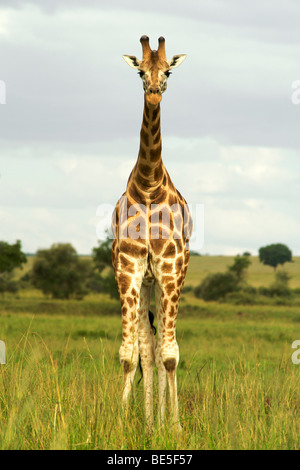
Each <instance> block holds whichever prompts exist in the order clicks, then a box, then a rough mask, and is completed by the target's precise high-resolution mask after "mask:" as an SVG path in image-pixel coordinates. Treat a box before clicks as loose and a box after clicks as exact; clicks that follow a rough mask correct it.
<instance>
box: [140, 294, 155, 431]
mask: <svg viewBox="0 0 300 470" xmlns="http://www.w3.org/2000/svg"><path fill="white" fill-rule="evenodd" d="M150 293H151V287H149V286H144V285H142V288H141V294H140V309H139V353H140V357H141V364H142V369H143V381H144V402H145V418H146V426H147V428H148V429H150V428H151V427H152V425H153V367H154V361H155V338H154V334H153V331H152V327H151V320H150V318H151V315H150V314H149V304H150Z"/></svg>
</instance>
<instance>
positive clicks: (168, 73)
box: [165, 70, 172, 78]
mask: <svg viewBox="0 0 300 470" xmlns="http://www.w3.org/2000/svg"><path fill="white" fill-rule="evenodd" d="M171 73H172V72H170V71H169V70H167V71H166V72H165V76H166V77H167V78H168V77H169V76H170V75H171Z"/></svg>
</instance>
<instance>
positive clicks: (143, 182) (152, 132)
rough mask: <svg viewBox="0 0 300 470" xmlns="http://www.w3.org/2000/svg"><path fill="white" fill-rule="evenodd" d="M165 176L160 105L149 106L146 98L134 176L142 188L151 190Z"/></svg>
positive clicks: (159, 183) (155, 187) (158, 184)
mask: <svg viewBox="0 0 300 470" xmlns="http://www.w3.org/2000/svg"><path fill="white" fill-rule="evenodd" d="M163 177H164V170H163V163H162V158H161V133H160V105H159V104H158V105H156V106H149V104H148V103H147V101H146V99H145V100H144V114H143V123H142V128H141V136H140V149H139V156H138V159H137V163H136V166H135V168H134V171H133V178H134V180H135V183H136V185H137V186H138V187H139V189H140V190H142V191H147V192H151V191H153V190H155V189H157V187H158V186H160V185H161V184H162V181H163Z"/></svg>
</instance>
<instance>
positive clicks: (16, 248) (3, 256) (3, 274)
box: [0, 240, 27, 292]
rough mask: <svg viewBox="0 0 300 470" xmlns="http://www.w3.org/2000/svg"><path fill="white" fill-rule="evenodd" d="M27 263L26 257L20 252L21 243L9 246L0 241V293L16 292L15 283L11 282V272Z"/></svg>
mask: <svg viewBox="0 0 300 470" xmlns="http://www.w3.org/2000/svg"><path fill="white" fill-rule="evenodd" d="M25 263H27V258H26V255H25V254H24V253H23V252H22V250H21V242H20V240H17V241H16V243H14V244H12V245H10V244H9V243H7V242H4V241H0V292H5V291H10V292H16V291H17V290H18V287H17V283H16V282H15V281H13V280H12V272H13V270H14V269H15V268H22V267H23V264H25Z"/></svg>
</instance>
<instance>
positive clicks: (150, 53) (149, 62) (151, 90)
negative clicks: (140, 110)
mask: <svg viewBox="0 0 300 470" xmlns="http://www.w3.org/2000/svg"><path fill="white" fill-rule="evenodd" d="M140 41H141V44H142V48H143V59H142V60H138V59H137V58H136V57H135V56H132V55H123V59H124V60H125V61H126V62H127V64H129V65H130V67H132V68H134V69H137V70H138V73H139V75H140V77H141V79H142V81H143V87H144V91H145V97H146V100H147V102H148V103H149V104H151V105H156V104H158V103H159V102H160V101H161V98H162V94H163V92H164V91H165V90H166V88H167V79H168V77H169V75H170V74H171V73H172V72H171V70H172V69H174V68H175V67H178V65H180V64H181V63H182V62H183V61H184V59H185V58H186V55H185V54H178V55H174V57H173V58H172V59H171V60H169V61H168V60H167V57H166V52H165V39H164V38H163V37H160V38H159V40H158V50H157V51H156V50H152V49H151V48H150V45H149V38H148V36H142V37H141V39H140Z"/></svg>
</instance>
